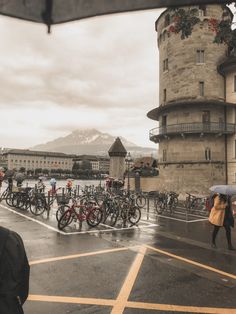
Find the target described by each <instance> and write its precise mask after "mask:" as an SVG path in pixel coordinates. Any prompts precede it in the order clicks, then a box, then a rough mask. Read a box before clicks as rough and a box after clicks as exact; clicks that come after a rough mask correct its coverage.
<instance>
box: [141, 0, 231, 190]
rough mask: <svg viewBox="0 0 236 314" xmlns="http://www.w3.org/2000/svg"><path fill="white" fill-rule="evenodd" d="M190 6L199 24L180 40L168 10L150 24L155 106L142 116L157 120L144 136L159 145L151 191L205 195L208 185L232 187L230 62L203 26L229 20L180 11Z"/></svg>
mask: <svg viewBox="0 0 236 314" xmlns="http://www.w3.org/2000/svg"><path fill="white" fill-rule="evenodd" d="M191 8H195V9H197V10H196V17H197V18H198V19H199V22H198V23H196V25H194V27H193V29H192V33H191V34H189V36H187V37H185V38H184V39H183V37H182V38H181V34H180V33H176V29H175V28H174V26H175V22H176V21H174V20H173V11H172V10H171V9H167V10H165V11H164V12H163V13H162V14H161V15H160V17H159V18H158V20H157V21H156V31H157V35H158V38H157V43H158V48H159V106H158V107H157V108H154V109H153V110H151V111H149V112H148V114H147V115H148V117H149V118H150V119H153V120H156V121H158V122H159V126H158V127H157V128H154V129H152V130H151V131H150V134H149V137H150V140H151V141H153V142H155V143H158V144H159V152H158V168H159V171H160V173H159V174H160V176H159V178H158V180H157V183H156V189H158V190H160V189H167V190H175V191H179V192H192V193H203V194H206V193H208V192H209V187H210V186H211V185H215V184H234V183H236V136H235V130H236V128H235V127H236V58H235V57H234V56H233V55H232V50H231V51H230V50H229V47H228V46H227V45H226V44H224V43H220V44H217V43H215V42H214V39H215V36H216V33H215V32H214V31H213V30H212V28H211V27H210V23H209V22H212V23H213V22H214V21H220V20H222V16H223V19H229V20H231V21H232V13H231V11H230V10H229V9H228V8H227V7H226V6H222V5H220V4H219V5H217V4H215V5H204V6H203V5H201V6H192V7H183V9H185V10H186V11H187V10H190V9H191ZM171 27H172V29H171Z"/></svg>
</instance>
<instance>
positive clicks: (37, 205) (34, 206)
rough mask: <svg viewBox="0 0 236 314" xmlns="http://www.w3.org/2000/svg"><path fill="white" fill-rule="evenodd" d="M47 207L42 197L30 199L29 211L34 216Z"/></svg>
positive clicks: (41, 212) (40, 213)
mask: <svg viewBox="0 0 236 314" xmlns="http://www.w3.org/2000/svg"><path fill="white" fill-rule="evenodd" d="M46 209H47V204H46V202H45V201H44V199H43V198H40V197H34V198H33V199H31V200H30V212H31V213H32V214H33V215H35V216H40V215H42V214H43V213H44V212H45V210H46Z"/></svg>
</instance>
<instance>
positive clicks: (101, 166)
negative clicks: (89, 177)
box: [73, 155, 110, 173]
mask: <svg viewBox="0 0 236 314" xmlns="http://www.w3.org/2000/svg"><path fill="white" fill-rule="evenodd" d="M85 161H86V162H89V163H90V166H91V170H92V171H99V172H104V173H108V171H109V166H110V159H109V157H103V156H96V155H77V156H76V157H75V158H74V159H73V162H74V163H75V164H78V165H82V163H83V162H85Z"/></svg>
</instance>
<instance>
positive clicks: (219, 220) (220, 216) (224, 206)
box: [209, 194, 234, 250]
mask: <svg viewBox="0 0 236 314" xmlns="http://www.w3.org/2000/svg"><path fill="white" fill-rule="evenodd" d="M209 222H210V223H211V224H212V225H213V226H214V229H213V232H212V241H211V246H212V247H213V248H216V236H217V234H218V232H219V229H220V227H223V226H224V228H225V233H226V238H227V243H228V249H229V250H233V249H234V248H233V246H232V242H231V227H234V218H233V214H232V209H231V198H230V197H229V196H226V195H223V194H216V195H215V196H214V206H213V207H212V209H211V212H210V215H209Z"/></svg>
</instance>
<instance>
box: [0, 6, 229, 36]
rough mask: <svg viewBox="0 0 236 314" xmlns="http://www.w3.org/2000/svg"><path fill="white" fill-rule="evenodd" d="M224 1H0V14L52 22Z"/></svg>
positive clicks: (49, 23) (40, 21)
mask: <svg viewBox="0 0 236 314" xmlns="http://www.w3.org/2000/svg"><path fill="white" fill-rule="evenodd" d="M226 2H228V1H227V0H7V1H6V0H0V14H3V15H7V16H11V17H16V18H19V19H23V20H28V21H32V22H38V23H45V24H46V25H47V27H48V33H50V27H51V25H53V24H58V23H65V22H69V21H75V20H80V19H84V18H87V17H92V16H98V15H104V14H111V13H119V12H127V11H136V10H145V9H154V8H161V7H170V6H181V5H193V4H210V3H226Z"/></svg>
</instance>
